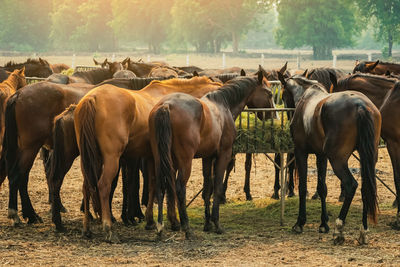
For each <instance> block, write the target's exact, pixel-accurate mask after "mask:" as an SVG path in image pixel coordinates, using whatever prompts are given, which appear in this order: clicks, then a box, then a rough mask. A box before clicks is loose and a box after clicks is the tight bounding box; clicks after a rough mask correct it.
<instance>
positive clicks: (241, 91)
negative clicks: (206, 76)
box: [204, 76, 258, 107]
mask: <svg viewBox="0 0 400 267" xmlns="http://www.w3.org/2000/svg"><path fill="white" fill-rule="evenodd" d="M257 86H258V81H257V78H256V77H245V76H240V77H237V78H235V79H232V80H229V81H228V82H227V83H225V84H224V85H223V86H221V88H219V89H218V90H216V91H213V92H210V93H208V94H206V95H205V96H204V97H207V98H208V99H210V100H211V101H213V102H216V103H220V104H223V105H225V106H229V107H233V106H235V105H237V104H239V103H240V102H241V101H242V100H243V97H244V96H245V95H246V93H247V91H248V90H250V88H255V87H257Z"/></svg>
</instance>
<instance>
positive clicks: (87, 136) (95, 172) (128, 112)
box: [74, 77, 221, 241]
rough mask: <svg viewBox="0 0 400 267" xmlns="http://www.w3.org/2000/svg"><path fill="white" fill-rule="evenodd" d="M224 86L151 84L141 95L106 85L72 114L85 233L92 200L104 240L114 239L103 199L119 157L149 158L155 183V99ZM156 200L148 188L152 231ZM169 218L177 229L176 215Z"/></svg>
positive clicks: (198, 94) (186, 82)
mask: <svg viewBox="0 0 400 267" xmlns="http://www.w3.org/2000/svg"><path fill="white" fill-rule="evenodd" d="M220 86H221V84H220V83H215V82H211V81H210V80H209V79H208V78H206V77H201V78H199V77H194V78H192V79H190V80H185V79H172V80H166V81H153V82H151V83H150V85H149V86H147V87H145V88H143V89H142V90H140V91H128V90H124V89H120V88H117V87H115V88H113V89H112V91H111V90H110V85H102V86H99V87H97V88H95V89H94V90H92V91H91V92H90V93H89V94H88V95H86V96H85V97H84V98H83V99H82V100H81V101H80V102H79V103H78V105H77V107H76V110H75V112H74V125H75V133H76V138H77V144H78V148H79V152H80V155H81V168H82V173H83V176H84V185H83V188H84V189H83V192H84V197H83V198H84V203H85V216H84V219H83V233H84V235H86V236H90V229H89V214H88V203H89V202H88V201H89V199H90V198H92V200H93V203H95V206H96V207H97V210H96V211H97V212H98V213H101V218H102V224H103V230H104V232H105V233H106V240H107V241H112V239H113V238H114V237H113V235H112V231H111V226H112V222H111V217H110V211H109V203H108V201H105V198H108V196H109V193H110V186H111V182H112V179H113V178H114V176H115V174H116V172H117V171H118V162H119V159H120V158H121V157H123V158H124V159H125V160H126V161H128V162H131V161H134V160H138V159H140V158H147V159H149V160H148V172H149V182H150V183H152V182H153V180H154V175H153V171H152V170H154V169H153V167H152V166H153V163H152V160H151V149H150V144H149V139H148V120H147V118H148V114H149V113H150V111H151V109H152V108H153V106H154V105H155V104H156V103H157V101H159V100H160V99H161V98H162V97H163V96H165V95H166V94H169V93H172V92H185V93H189V94H192V95H193V96H195V97H201V96H203V95H204V94H206V93H208V92H210V91H213V90H216V89H218V88H219V87H220ZM110 103H114V104H115V105H114V104H112V105H110ZM116 118H118V119H116ZM111 176H113V177H111ZM153 202H154V193H153V192H152V191H151V190H150V192H149V201H148V205H147V209H146V214H145V216H146V220H147V228H152V227H154V221H153V211H152V205H153ZM171 216H172V218H174V219H175V224H176V225H177V224H178V223H177V220H176V215H175V214H173V215H171Z"/></svg>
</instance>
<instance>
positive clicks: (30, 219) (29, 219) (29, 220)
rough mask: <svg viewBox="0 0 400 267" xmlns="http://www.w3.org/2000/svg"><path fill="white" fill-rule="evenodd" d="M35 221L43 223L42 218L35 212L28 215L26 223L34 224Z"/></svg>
mask: <svg viewBox="0 0 400 267" xmlns="http://www.w3.org/2000/svg"><path fill="white" fill-rule="evenodd" d="M35 223H43V220H42V218H41V217H40V216H39V215H37V214H34V215H33V216H30V217H28V224H35Z"/></svg>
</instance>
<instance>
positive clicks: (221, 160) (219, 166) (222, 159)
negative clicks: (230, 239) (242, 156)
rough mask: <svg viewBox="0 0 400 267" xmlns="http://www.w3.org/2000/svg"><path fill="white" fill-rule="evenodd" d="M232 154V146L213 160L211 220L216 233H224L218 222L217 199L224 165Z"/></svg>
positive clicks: (220, 191)
mask: <svg viewBox="0 0 400 267" xmlns="http://www.w3.org/2000/svg"><path fill="white" fill-rule="evenodd" d="M231 155H232V147H230V148H229V149H227V150H226V151H221V152H220V155H218V157H217V159H216V162H215V177H214V198H213V200H214V202H213V207H212V214H211V220H212V222H213V223H214V225H215V232H216V233H217V234H222V233H224V230H223V228H222V227H221V226H220V224H219V200H220V196H221V194H222V178H223V177H224V172H225V170H226V166H227V165H228V163H229V160H230V159H231Z"/></svg>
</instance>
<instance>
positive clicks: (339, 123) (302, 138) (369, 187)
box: [278, 74, 381, 244]
mask: <svg viewBox="0 0 400 267" xmlns="http://www.w3.org/2000/svg"><path fill="white" fill-rule="evenodd" d="M278 75H279V80H280V81H281V82H282V85H283V88H284V91H283V100H284V102H285V103H286V106H287V107H293V108H294V107H295V108H296V110H295V112H294V115H293V119H292V121H291V124H290V132H291V135H292V138H293V142H294V145H295V149H294V154H295V158H296V165H297V168H298V173H299V196H300V203H299V215H298V218H297V222H296V224H295V225H294V226H293V228H292V229H293V231H294V232H295V233H302V232H303V226H304V224H305V223H306V191H307V158H308V154H310V153H313V154H316V156H317V169H318V194H319V195H320V198H321V208H322V212H321V225H320V227H319V231H320V232H321V233H327V232H329V226H328V224H327V222H328V219H329V218H328V214H327V211H326V202H325V201H326V194H327V189H326V184H325V177H326V167H327V160H328V159H329V162H330V164H331V166H332V168H333V171H334V172H335V174H336V175H337V176H338V177H339V179H340V180H341V182H342V183H343V184H344V191H345V200H344V203H343V205H342V208H341V210H340V214H339V216H338V218H337V219H336V221H335V230H334V233H333V237H334V244H342V243H343V242H344V235H343V230H344V223H345V220H346V216H347V213H348V210H349V207H350V204H351V202H352V199H353V196H354V194H355V191H356V189H357V186H358V183H357V181H356V180H355V179H354V177H353V175H352V174H351V172H350V170H349V168H348V159H349V157H350V156H351V154H352V153H353V151H354V150H358V153H359V154H360V159H361V184H362V187H361V194H362V202H363V212H362V227H361V229H360V236H359V238H358V242H359V243H360V244H366V243H367V240H366V238H367V237H366V232H367V230H368V220H367V219H368V218H369V219H370V220H371V221H372V222H374V223H376V220H377V205H378V204H377V195H376V178H375V164H376V161H377V153H378V144H379V137H380V130H381V115H380V113H379V110H378V109H377V107H376V106H375V105H374V104H373V103H372V101H371V100H369V99H368V98H367V97H366V96H365V95H363V94H361V93H359V92H357V91H345V92H338V93H332V94H329V93H328V92H327V91H326V89H325V88H324V87H323V86H322V85H321V84H319V83H318V82H314V81H311V80H308V79H306V78H304V77H301V76H293V77H291V78H289V79H285V78H284V77H283V76H282V75H281V74H278Z"/></svg>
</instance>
